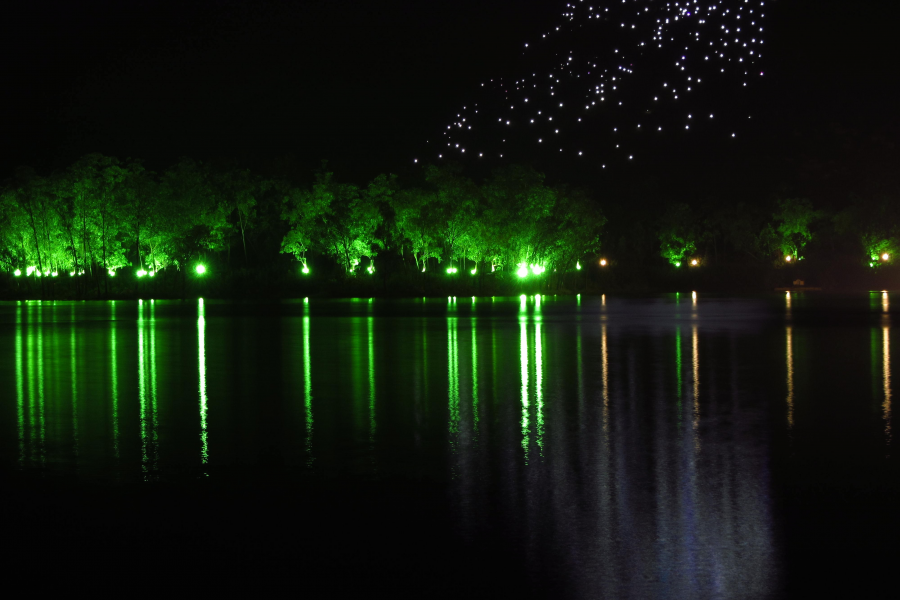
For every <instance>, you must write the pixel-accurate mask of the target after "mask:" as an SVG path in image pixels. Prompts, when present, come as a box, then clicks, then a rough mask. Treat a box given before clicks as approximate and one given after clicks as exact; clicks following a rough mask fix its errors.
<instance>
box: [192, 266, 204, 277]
mask: <svg viewBox="0 0 900 600" xmlns="http://www.w3.org/2000/svg"><path fill="white" fill-rule="evenodd" d="M194 270H195V271H197V275H203V274H204V273H206V267H204V266H203V265H197V266H196V267H195V268H194Z"/></svg>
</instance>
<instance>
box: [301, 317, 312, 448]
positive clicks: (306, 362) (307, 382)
mask: <svg viewBox="0 0 900 600" xmlns="http://www.w3.org/2000/svg"><path fill="white" fill-rule="evenodd" d="M309 356H310V352H309V315H306V316H304V317H303V405H304V407H305V408H306V466H312V462H313V445H312V440H313V438H312V436H313V409H312V363H311V361H310V358H309Z"/></svg>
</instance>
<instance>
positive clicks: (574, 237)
mask: <svg viewBox="0 0 900 600" xmlns="http://www.w3.org/2000/svg"><path fill="white" fill-rule="evenodd" d="M417 183H418V185H415V186H406V185H401V182H400V181H399V178H398V177H397V176H395V175H378V176H377V177H375V178H374V179H372V180H371V181H370V182H368V184H367V185H365V186H358V185H355V184H352V183H348V182H343V181H341V180H340V179H339V178H337V177H335V175H334V173H333V172H331V171H329V170H328V168H327V163H323V165H322V168H321V169H320V170H319V171H318V172H317V173H316V174H315V175H314V180H313V181H312V182H311V183H310V184H307V185H303V184H300V183H297V182H296V181H292V180H290V179H288V178H285V177H281V178H279V177H263V176H259V175H256V174H254V173H252V172H251V171H249V170H247V169H241V168H235V167H223V166H220V165H210V164H205V163H202V162H198V161H194V160H191V159H182V160H181V161H179V162H178V163H177V164H175V165H174V166H172V167H171V168H169V169H167V170H165V171H163V172H162V173H154V172H151V171H149V170H148V169H146V168H145V167H144V166H143V164H142V163H141V162H140V161H137V160H125V161H122V160H119V159H117V158H114V157H110V156H104V155H101V154H90V155H87V156H84V157H82V158H81V159H79V160H78V161H76V162H75V163H74V164H73V165H71V166H70V167H68V168H67V169H64V170H61V171H59V172H55V173H52V174H49V175H41V174H38V173H36V172H35V171H34V170H32V169H30V168H27V167H23V168H19V169H17V170H16V172H15V173H14V175H13V176H12V177H10V178H9V179H7V180H6V181H5V182H4V183H3V184H2V187H0V269H2V270H3V271H5V272H6V273H8V274H10V275H12V276H17V277H23V276H24V277H27V276H34V277H45V276H51V277H59V276H62V277H66V276H68V277H74V278H76V283H75V286H76V289H77V290H79V292H87V291H88V290H96V291H97V293H99V294H102V293H103V292H108V290H109V285H110V279H111V278H113V277H115V276H116V274H117V273H119V272H123V273H127V274H145V275H149V276H154V275H156V274H162V273H171V272H172V271H175V272H177V273H178V274H180V277H181V280H182V282H184V277H185V272H186V271H187V270H188V269H190V268H191V265H192V264H193V263H199V262H209V263H212V264H215V265H217V267H224V268H226V270H228V271H231V272H234V271H236V270H238V271H239V270H247V269H252V270H269V271H271V270H273V269H275V270H278V269H281V270H284V269H285V268H287V265H288V264H289V261H288V260H286V258H287V257H290V258H292V259H293V261H295V262H294V264H296V265H297V267H298V270H299V272H300V274H308V273H310V272H311V271H312V270H313V266H314V267H315V269H317V270H318V271H319V272H323V271H324V272H325V273H326V274H327V276H328V277H330V278H332V279H337V280H340V279H345V280H346V279H349V278H356V277H365V276H366V275H367V274H374V273H375V272H376V271H377V270H379V269H381V267H382V264H383V263H384V264H389V265H390V268H391V269H393V270H394V271H400V272H402V273H404V274H405V276H407V277H416V276H417V275H416V274H419V273H432V274H433V273H435V272H437V273H439V274H442V275H443V274H446V275H459V276H463V275H466V274H473V275H474V274H479V273H481V274H486V273H491V274H496V276H498V277H508V278H511V279H515V278H516V277H522V276H528V277H531V276H533V275H542V274H543V273H548V275H547V276H546V277H547V278H549V277H552V276H553V275H552V274H553V273H557V274H561V273H567V272H572V271H573V270H575V269H580V268H581V266H582V265H583V264H591V265H594V266H596V265H597V264H599V260H598V259H600V258H608V259H609V260H610V263H612V264H626V265H627V264H632V265H637V264H654V265H656V266H657V267H661V266H662V265H664V264H666V263H668V265H669V267H670V268H676V269H677V268H682V267H685V268H690V267H692V266H706V265H716V264H723V263H729V264H735V263H741V262H757V263H760V264H765V263H769V264H772V265H784V264H786V263H791V262H793V263H794V264H796V263H797V262H799V261H802V260H805V259H806V258H807V257H808V256H815V255H816V254H819V255H821V256H825V255H826V254H827V255H829V256H834V255H835V254H840V253H843V254H844V255H845V256H848V257H854V260H858V261H859V262H861V263H868V264H869V266H871V267H878V266H880V265H882V264H884V263H886V262H890V261H891V259H892V257H893V255H894V254H895V252H896V249H897V244H898V238H900V209H898V208H897V207H896V203H895V202H892V201H891V199H890V198H874V199H872V198H869V199H861V198H855V199H851V201H849V202H848V203H847V205H846V206H844V207H841V208H840V209H839V210H824V209H821V208H818V207H816V206H814V204H813V203H812V202H811V201H810V200H808V199H803V198H781V199H777V200H776V201H774V202H772V203H769V204H766V203H758V204H745V203H739V202H738V203H728V202H718V203H707V204H698V205H696V206H691V205H689V204H685V203H665V204H661V205H657V206H656V207H653V208H651V204H650V203H645V204H642V203H641V202H632V203H628V204H629V206H627V207H626V209H627V210H626V211H625V212H626V213H627V212H628V211H630V215H629V216H628V218H627V219H621V220H620V221H619V222H615V221H614V222H612V223H607V217H606V216H605V213H604V210H603V209H602V207H603V206H610V205H613V204H616V203H617V202H618V203H619V204H622V201H621V200H616V199H615V198H599V199H598V198H594V197H591V196H590V195H589V194H588V193H587V192H586V191H585V190H583V189H579V188H572V187H569V186H565V185H548V183H547V182H546V178H545V176H544V175H543V174H542V173H540V172H538V171H536V170H534V169H531V168H528V167H523V166H515V165H513V166H508V167H504V168H502V169H498V170H496V171H495V172H494V173H493V174H492V175H491V176H490V177H488V178H485V179H484V180H483V181H482V182H480V183H476V182H475V181H473V180H472V179H470V178H468V177H467V176H465V174H464V173H463V172H462V169H461V168H460V167H459V166H457V165H453V164H449V165H441V166H434V165H431V166H427V167H425V168H424V170H423V173H422V179H421V180H420V181H418V182H417ZM620 212H621V211H620ZM385 257H387V258H388V259H389V260H387V261H384V260H382V259H383V258H385ZM610 263H606V262H604V264H610ZM311 265H312V266H311Z"/></svg>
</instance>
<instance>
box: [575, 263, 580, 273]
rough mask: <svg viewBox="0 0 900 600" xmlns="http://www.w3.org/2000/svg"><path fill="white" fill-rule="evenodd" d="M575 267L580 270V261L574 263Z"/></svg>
mask: <svg viewBox="0 0 900 600" xmlns="http://www.w3.org/2000/svg"><path fill="white" fill-rule="evenodd" d="M575 268H576V269H578V270H579V271H580V270H581V263H580V262H576V263H575Z"/></svg>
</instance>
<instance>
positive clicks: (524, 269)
mask: <svg viewBox="0 0 900 600" xmlns="http://www.w3.org/2000/svg"><path fill="white" fill-rule="evenodd" d="M516 275H518V276H519V277H528V265H526V264H525V263H522V264H520V265H519V269H518V270H517V271H516Z"/></svg>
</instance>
